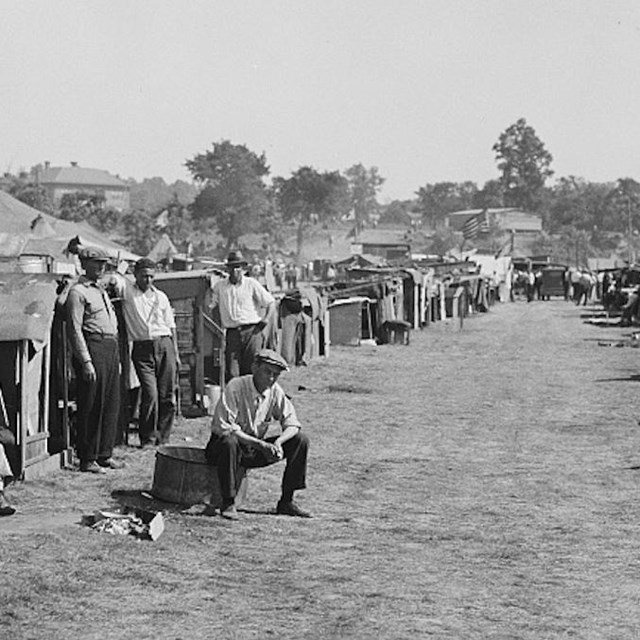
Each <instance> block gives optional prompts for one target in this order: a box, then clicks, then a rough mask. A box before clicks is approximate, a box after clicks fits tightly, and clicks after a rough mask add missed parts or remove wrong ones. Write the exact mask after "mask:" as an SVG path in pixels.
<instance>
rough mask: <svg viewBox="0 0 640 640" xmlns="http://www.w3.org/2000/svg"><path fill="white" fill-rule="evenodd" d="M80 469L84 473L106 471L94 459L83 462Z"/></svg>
mask: <svg viewBox="0 0 640 640" xmlns="http://www.w3.org/2000/svg"><path fill="white" fill-rule="evenodd" d="M80 471H83V472H84V473H107V472H106V471H105V470H104V469H103V468H102V467H101V466H100V465H99V464H98V463H97V462H96V461H95V460H94V461H92V462H83V463H82V464H81V465H80Z"/></svg>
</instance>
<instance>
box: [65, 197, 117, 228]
mask: <svg viewBox="0 0 640 640" xmlns="http://www.w3.org/2000/svg"><path fill="white" fill-rule="evenodd" d="M105 201H106V198H105V196H104V194H103V193H93V192H88V191H76V192H73V193H65V194H64V195H63V196H62V198H61V199H60V207H59V209H58V211H57V212H56V215H57V216H58V217H59V218H61V219H62V220H70V221H72V222H83V221H84V222H88V223H89V224H90V225H92V226H93V227H95V228H96V229H98V230H99V231H103V232H105V233H108V232H112V231H114V230H115V229H116V227H117V226H118V223H119V222H120V213H119V212H118V211H117V210H116V209H113V208H111V207H105Z"/></svg>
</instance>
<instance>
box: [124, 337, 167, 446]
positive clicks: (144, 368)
mask: <svg viewBox="0 0 640 640" xmlns="http://www.w3.org/2000/svg"><path fill="white" fill-rule="evenodd" d="M131 359H132V361H133V366H134V367H135V370H136V373H137V374H138V378H139V380H140V414H139V416H138V433H139V434H140V442H141V443H146V442H150V441H153V440H155V439H157V440H158V442H159V443H160V444H164V443H166V442H168V441H169V436H170V434H171V429H172V427H173V416H174V413H175V396H174V388H175V383H176V352H175V347H174V345H173V340H172V339H171V338H170V337H168V336H166V337H163V338H157V339H155V340H143V341H141V342H134V343H133V351H132V353H131Z"/></svg>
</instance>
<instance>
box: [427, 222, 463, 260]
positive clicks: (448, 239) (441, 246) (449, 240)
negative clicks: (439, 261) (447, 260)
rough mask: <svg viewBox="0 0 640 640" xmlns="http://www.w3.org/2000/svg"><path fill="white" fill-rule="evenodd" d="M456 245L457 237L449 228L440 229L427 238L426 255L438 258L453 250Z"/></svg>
mask: <svg viewBox="0 0 640 640" xmlns="http://www.w3.org/2000/svg"><path fill="white" fill-rule="evenodd" d="M457 244H458V237H457V236H456V233H455V232H454V231H452V230H451V229H450V228H449V227H440V228H439V229H437V230H436V232H435V233H434V234H433V236H431V238H429V242H428V243H427V247H426V249H427V253H431V254H435V255H438V256H444V255H446V254H447V253H448V252H449V251H450V250H451V249H454V248H455V247H456V246H457Z"/></svg>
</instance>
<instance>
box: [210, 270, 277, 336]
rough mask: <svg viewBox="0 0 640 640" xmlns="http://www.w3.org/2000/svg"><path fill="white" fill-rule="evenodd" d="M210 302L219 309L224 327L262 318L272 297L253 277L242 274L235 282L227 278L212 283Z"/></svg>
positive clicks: (231, 327) (227, 327)
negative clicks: (240, 278)
mask: <svg viewBox="0 0 640 640" xmlns="http://www.w3.org/2000/svg"><path fill="white" fill-rule="evenodd" d="M211 300H212V304H213V306H214V307H215V306H216V305H217V306H218V307H219V309H220V320H221V321H222V326H223V327H224V328H225V329H233V328H235V327H239V326H241V325H244V324H256V323H257V322H260V321H261V320H262V319H263V316H264V312H263V311H262V310H263V309H265V308H266V307H268V306H269V305H270V304H271V303H272V302H275V299H274V297H273V296H272V295H271V294H270V293H269V292H268V291H267V290H266V289H265V288H264V287H263V286H262V285H261V284H260V283H259V282H258V281H257V280H255V279H254V278H250V277H249V276H242V280H241V281H240V282H239V283H237V284H232V283H231V282H230V281H229V279H228V278H227V279H225V280H219V281H218V282H216V283H215V284H214V285H213V291H212V296H211Z"/></svg>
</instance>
